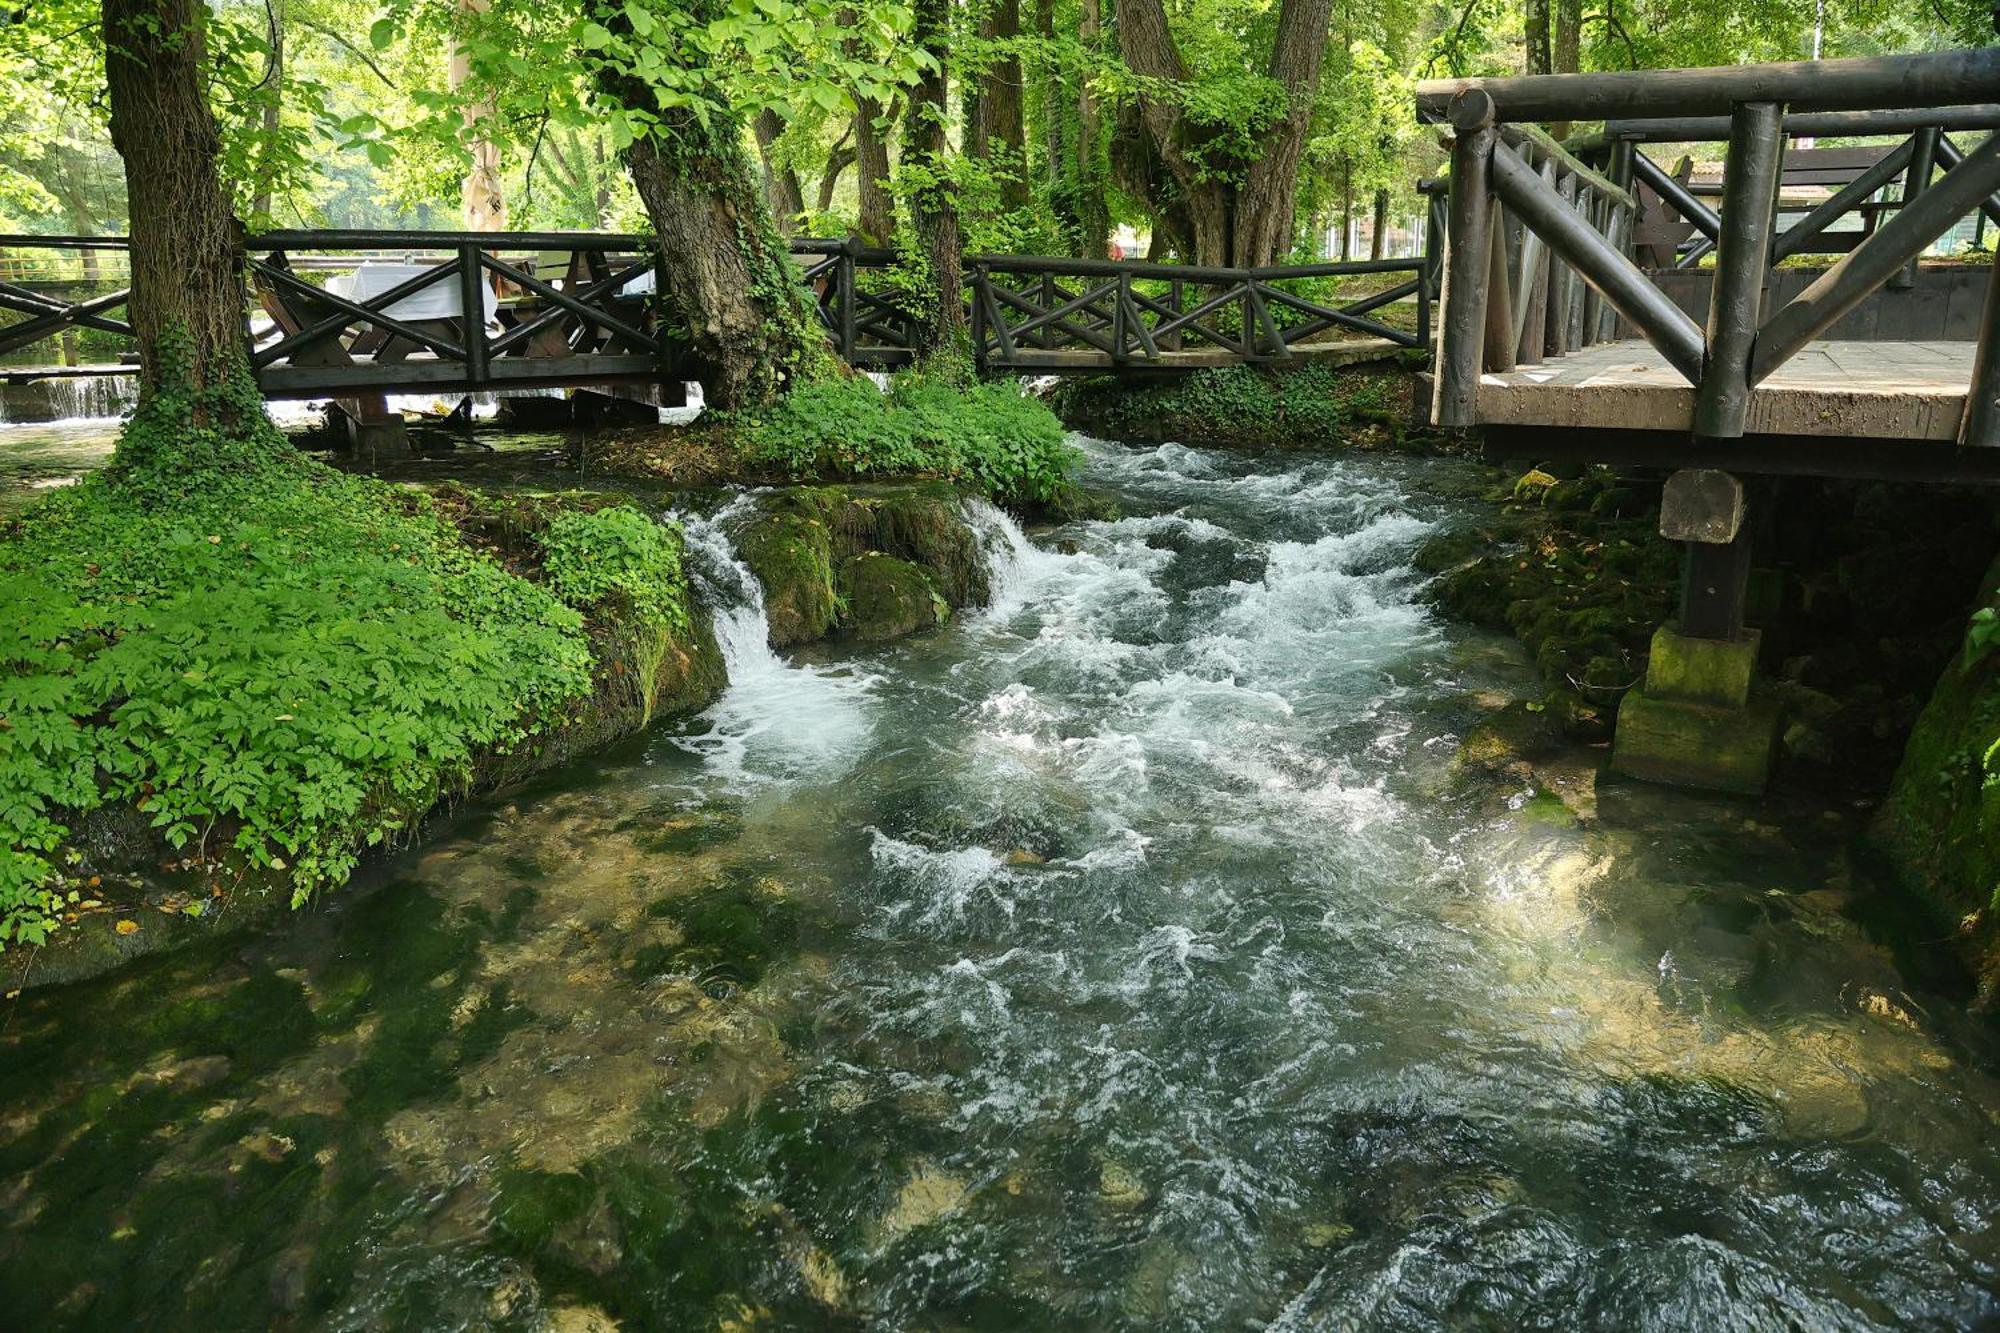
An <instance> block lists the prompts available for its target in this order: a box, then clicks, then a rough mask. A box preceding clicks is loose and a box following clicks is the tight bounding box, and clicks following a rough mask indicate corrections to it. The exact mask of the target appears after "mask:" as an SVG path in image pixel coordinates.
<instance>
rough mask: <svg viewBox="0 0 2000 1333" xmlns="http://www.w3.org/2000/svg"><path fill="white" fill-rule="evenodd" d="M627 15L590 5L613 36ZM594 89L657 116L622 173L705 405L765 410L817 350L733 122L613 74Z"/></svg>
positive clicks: (815, 329) (820, 343)
mask: <svg viewBox="0 0 2000 1333" xmlns="http://www.w3.org/2000/svg"><path fill="white" fill-rule="evenodd" d="M699 9H700V6H698V5H697V6H696V10H697V11H699ZM628 13H629V11H628V10H627V8H626V6H624V5H622V4H616V5H614V4H613V3H611V2H610V0H599V3H598V4H597V5H596V6H595V17H596V19H597V21H598V22H599V23H602V24H603V25H604V26H605V27H607V28H609V29H611V30H612V31H614V32H630V31H631V19H630V18H629V17H628ZM697 16H699V15H698V14H697ZM598 86H599V88H600V90H601V91H602V92H603V93H605V94H606V95H607V96H608V97H610V98H611V99H612V100H613V101H615V102H617V103H619V104H620V105H623V106H627V107H632V108H636V109H642V110H649V111H652V112H654V113H655V114H656V115H657V116H658V122H657V124H655V125H654V126H653V127H652V129H651V131H650V132H649V133H648V134H646V135H645V136H644V137H643V138H640V139H637V140H635V141H634V142H633V144H632V146H631V147H630V148H628V149H626V150H625V164H626V167H627V168H628V169H629V170H630V171H631V173H632V185H633V187H634V188H635V189H636V190H637V191H638V194H639V202H640V203H642V204H644V205H645V207H646V216H647V217H648V218H650V219H651V220H652V223H653V230H654V231H655V232H657V233H658V240H659V247H660V267H661V269H662V271H663V274H662V275H663V277H664V279H665V281H664V283H663V288H664V290H663V291H662V293H661V297H662V300H663V303H664V305H665V310H664V312H663V314H664V317H665V321H666V323H667V324H668V325H669V327H677V328H682V329H686V330H687V336H688V341H689V343H690V345H691V347H692V350H693V353H694V362H695V372H696V376H697V378H699V379H700V380H701V385H702V390H703V395H704V397H705V399H706V401H707V402H708V404H709V405H710V406H712V407H715V408H717V409H719V410H721V411H725V412H727V411H734V410H736V409H738V408H744V407H755V406H758V405H760V404H763V403H767V402H769V401H771V400H772V399H774V398H776V397H777V396H778V395H779V394H781V393H783V392H784V390H785V388H786V386H787V385H789V384H790V383H791V382H792V381H793V380H794V379H795V378H796V377H797V376H798V375H799V374H800V372H802V371H803V370H804V369H805V368H806V367H807V366H808V365H810V364H811V363H812V362H813V361H814V360H815V359H817V358H819V357H823V356H825V355H826V344H825V339H824V337H823V336H822V334H821V332H820V329H819V325H818V323H817V321H816V319H815V316H814V313H813V310H812V304H811V300H810V298H809V297H808V296H807V295H806V291H805V285H804V284H803V283H801V282H800V281H799V279H798V271H797V270H796V269H795V268H794V267H793V266H792V262H791V255H790V252H789V250H788V249H787V247H786V245H785V239H784V237H782V236H780V235H779V234H778V229H777V226H776V224H775V223H773V221H772V220H771V211H770V209H768V208H766V207H765V206H764V200H763V198H762V197H761V195H760V193H759V191H758V189H757V184H756V181H755V179H754V178H753V177H752V175H751V168H750V157H749V154H748V153H747V152H745V151H744V147H743V128H744V127H743V125H742V123H741V122H739V121H738V120H737V119H736V117H735V116H734V115H733V114H731V112H730V110H729V108H728V107H727V106H726V105H724V104H722V103H721V102H720V101H719V100H717V101H711V102H710V103H709V104H708V105H707V106H705V107H703V108H702V110H704V111H705V112H706V113H707V114H706V116H705V117H701V116H697V115H696V114H695V111H694V109H693V108H689V107H674V108H671V109H665V110H663V109H661V108H660V107H659V104H658V103H657V102H655V101H654V100H653V97H652V94H651V92H650V91H649V85H648V84H647V83H645V82H644V81H642V80H640V79H638V78H636V77H633V76H629V75H624V74H621V73H619V72H618V71H616V70H612V69H604V70H601V71H600V72H599V74H598Z"/></svg>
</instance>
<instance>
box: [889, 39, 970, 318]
mask: <svg viewBox="0 0 2000 1333" xmlns="http://www.w3.org/2000/svg"><path fill="white" fill-rule="evenodd" d="M915 18H916V22H915V24H914V25H913V29H912V33H911V35H912V36H913V37H914V38H915V39H916V41H917V43H918V45H920V46H921V47H922V48H923V49H924V50H925V51H926V52H927V53H929V55H930V56H931V57H932V59H933V61H934V64H933V66H932V68H930V69H929V70H927V71H926V72H925V73H924V75H923V77H922V78H921V79H919V80H918V81H917V84H916V86H915V87H914V88H912V89H911V90H910V110H909V115H908V117H907V119H906V120H905V123H904V128H903V162H904V164H905V165H906V166H908V167H912V168H915V169H916V171H917V172H918V173H919V175H920V177H921V178H927V179H920V183H919V184H918V185H917V187H916V188H915V189H912V190H911V191H909V203H910V230H911V232H913V233H914V238H915V241H916V250H917V253H918V254H919V255H920V256H921V257H922V259H923V262H924V267H925V269H926V270H927V273H926V277H927V286H928V290H927V291H926V293H925V295H924V302H923V308H922V309H921V310H919V311H918V312H917V327H916V342H917V353H918V355H919V356H923V355H928V354H930V353H932V352H937V351H940V350H943V349H945V348H948V347H950V346H951V345H952V344H953V343H955V342H957V341H958V339H959V335H960V334H961V333H962V332H963V330H964V328H965V297H964V291H963V288H962V284H961V279H960V274H959V264H960V256H959V236H958V205H957V204H956V202H954V200H953V199H952V195H951V186H950V181H949V176H948V174H947V173H948V168H949V164H948V163H947V162H946V160H945V154H946V152H947V142H946V137H945V106H946V102H945V98H946V96H947V95H948V92H949V90H948V88H947V86H946V77H945V70H946V68H947V67H948V60H947V57H948V55H949V49H948V45H947V43H948V42H949V40H950V25H951V0H916V5H915Z"/></svg>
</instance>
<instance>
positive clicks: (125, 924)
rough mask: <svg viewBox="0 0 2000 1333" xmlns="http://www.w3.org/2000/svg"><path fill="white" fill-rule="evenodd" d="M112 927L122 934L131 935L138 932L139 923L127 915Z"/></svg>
mask: <svg viewBox="0 0 2000 1333" xmlns="http://www.w3.org/2000/svg"><path fill="white" fill-rule="evenodd" d="M112 929H113V930H116V931H117V932H118V933H119V934H120V935H131V934H135V933H137V931H138V929H139V923H138V922H137V921H134V920H133V919H132V918H131V917H125V918H123V919H122V920H120V921H119V923H118V924H117V925H116V926H113V927H112Z"/></svg>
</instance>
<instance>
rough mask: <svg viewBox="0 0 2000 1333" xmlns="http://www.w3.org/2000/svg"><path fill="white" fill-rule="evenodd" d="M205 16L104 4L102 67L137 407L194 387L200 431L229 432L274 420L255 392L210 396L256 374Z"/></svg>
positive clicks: (197, 7) (199, 8) (187, 0)
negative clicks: (220, 160) (115, 165)
mask: <svg viewBox="0 0 2000 1333" xmlns="http://www.w3.org/2000/svg"><path fill="white" fill-rule="evenodd" d="M207 15H208V10H207V7H206V5H204V4H203V3H202V2H201V0H103V22H104V38H105V42H104V50H105V56H104V72H105V81H106V85H107V88H108V91H109V95H110V102H111V142H112V144H113V145H114V146H116V148H117V149H118V155H119V157H120V158H122V159H124V162H125V184H126V190H127V195H128V211H129V213H130V216H131V238H132V240H131V247H132V248H131V256H132V296H131V300H130V301H129V302H128V303H127V305H126V310H127V312H128V314H129V316H130V318H131V323H132V330H133V333H134V335H135V337H136V339H137V341H138V344H139V366H140V369H139V401H140V407H141V408H142V409H144V408H145V407H146V406H147V405H148V404H149V403H150V402H151V401H152V400H153V399H155V398H156V397H158V396H159V395H161V394H162V393H168V394H179V393H183V392H189V391H191V392H192V395H193V399H194V401H193V406H192V412H193V417H194V424H196V425H201V426H213V427H216V428H218V429H221V430H223V431H225V432H229V431H235V430H239V429H247V428H248V427H250V426H252V425H253V424H264V425H268V419H267V418H265V417H264V414H263V410H262V404H261V403H259V402H258V401H257V399H256V398H255V390H254V389H252V390H251V392H250V397H249V398H248V400H247V402H246V401H244V400H243V398H242V395H241V394H240V393H239V394H235V395H233V396H232V395H229V394H219V395H218V394H214V393H212V392H210V391H215V390H241V389H242V388H243V387H244V386H245V385H246V383H247V377H248V374H249V367H248V361H247V358H246V357H245V354H244V332H243V310H244V303H243V289H242V286H241V284H240V282H239V279H238V276H237V258H238V252H239V237H240V232H239V229H238V227H237V224H236V219H235V217H234V216H233V215H232V214H231V212H230V208H229V199H228V197H227V196H226V195H225V194H224V193H223V189H222V179H221V177H220V176H219V175H218V174H217V172H216V165H215V159H216V154H217V152H218V151H219V149H220V147H221V143H220V140H219V138H218V136H217V134H216V128H215V117H214V116H213V115H212V114H210V112H209V109H208V98H207V80H206V71H205V70H204V68H203V66H204V64H205V63H206V61H207V44H206V41H205V39H204V34H203V24H204V21H205V20H206V18H207ZM183 363H185V364H183ZM224 399H227V401H224ZM253 409H254V410H253ZM128 438H130V436H129V435H128ZM120 451H121V454H122V453H123V451H124V446H123V445H122V444H121V446H120Z"/></svg>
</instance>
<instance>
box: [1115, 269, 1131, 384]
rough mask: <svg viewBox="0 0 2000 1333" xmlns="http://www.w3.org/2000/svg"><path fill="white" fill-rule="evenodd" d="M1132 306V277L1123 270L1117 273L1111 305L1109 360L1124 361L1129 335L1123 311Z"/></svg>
mask: <svg viewBox="0 0 2000 1333" xmlns="http://www.w3.org/2000/svg"><path fill="white" fill-rule="evenodd" d="M1131 304H1132V275H1131V274H1130V273H1127V272H1125V271H1124V270H1123V269H1120V270H1119V271H1118V295H1117V296H1115V297H1114V298H1112V303H1111V359H1112V360H1113V361H1115V362H1123V361H1124V360H1125V340H1126V338H1127V337H1128V336H1130V335H1129V333H1128V331H1127V329H1126V328H1125V311H1126V308H1127V307H1128V306H1130V305H1131Z"/></svg>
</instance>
